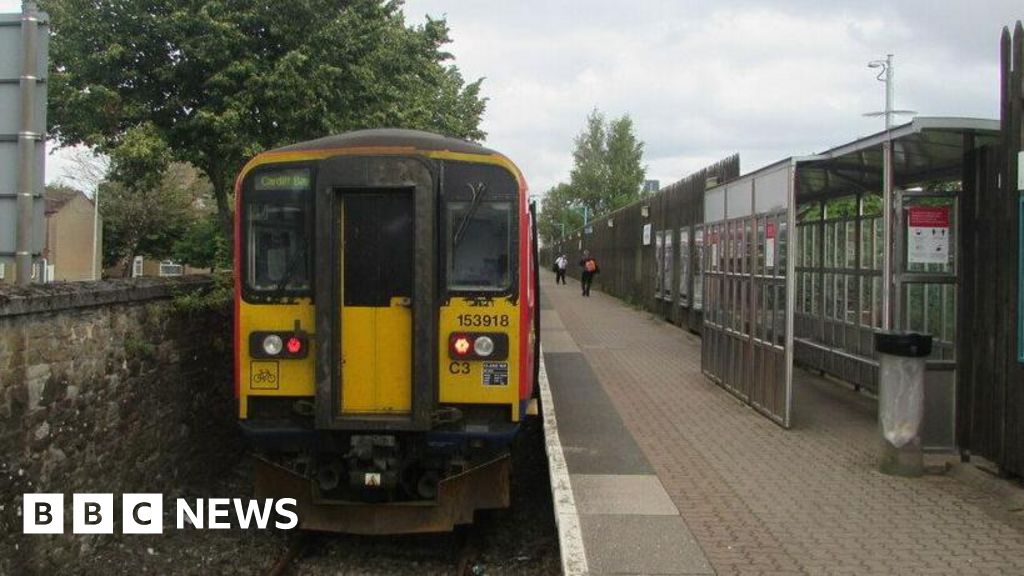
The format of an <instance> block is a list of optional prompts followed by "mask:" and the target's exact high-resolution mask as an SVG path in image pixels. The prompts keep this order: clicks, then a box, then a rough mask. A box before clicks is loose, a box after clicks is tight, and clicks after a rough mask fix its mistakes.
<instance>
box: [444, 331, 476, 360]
mask: <svg viewBox="0 0 1024 576" xmlns="http://www.w3.org/2000/svg"><path fill="white" fill-rule="evenodd" d="M449 343H450V345H451V349H452V353H453V354H455V355H456V356H468V355H469V353H470V352H471V351H472V350H473V343H472V342H470V340H469V336H467V335H465V334H452V337H451V340H449Z"/></svg>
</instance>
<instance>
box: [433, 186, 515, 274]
mask: <svg viewBox="0 0 1024 576" xmlns="http://www.w3.org/2000/svg"><path fill="white" fill-rule="evenodd" d="M512 214H513V212H512V203H511V202H487V201H477V202H472V201H470V202H449V203H448V246H449V250H448V288H449V289H450V290H455V291H482V292H501V291H506V290H508V289H509V286H510V284H511V267H510V262H511V257H510V254H511V244H512V233H511V232H512Z"/></svg>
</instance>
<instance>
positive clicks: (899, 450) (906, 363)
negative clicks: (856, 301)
mask: <svg viewBox="0 0 1024 576" xmlns="http://www.w3.org/2000/svg"><path fill="white" fill-rule="evenodd" d="M875 351H876V352H878V389H879V392H878V427H879V430H880V431H881V433H882V460H881V463H880V468H881V471H882V472H884V473H885V474H892V475H895V476H920V475H921V474H923V473H924V458H923V455H922V451H921V424H922V422H923V421H924V372H925V359H926V358H927V357H928V356H929V355H930V354H931V353H932V337H931V335H929V334H918V333H915V332H875Z"/></svg>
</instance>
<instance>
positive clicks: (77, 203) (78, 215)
mask: <svg viewBox="0 0 1024 576" xmlns="http://www.w3.org/2000/svg"><path fill="white" fill-rule="evenodd" d="M45 201H46V208H45V212H44V214H45V224H46V241H45V243H44V245H43V253H42V257H43V260H44V261H45V266H46V269H45V271H44V273H43V280H44V281H54V280H95V279H98V278H99V277H100V267H101V266H102V262H103V222H102V219H99V220H97V218H98V216H97V214H96V208H95V204H93V201H92V200H91V199H90V198H88V197H86V195H85V194H83V193H82V192H81V191H80V190H75V189H73V188H67V187H63V186H59V187H47V189H46V196H45ZM94 234H96V238H95V242H94V241H93V235H94Z"/></svg>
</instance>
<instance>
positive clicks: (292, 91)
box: [41, 0, 486, 238]
mask: <svg viewBox="0 0 1024 576" xmlns="http://www.w3.org/2000/svg"><path fill="white" fill-rule="evenodd" d="M41 4H42V5H43V8H44V9H45V10H46V11H48V12H49V13H50V16H51V33H52V42H51V48H50V57H51V61H52V67H53V69H52V73H51V76H50V114H49V118H50V130H51V134H52V135H53V136H55V137H56V138H57V139H58V140H59V141H60V142H61V143H62V144H63V145H74V144H79V143H83V144H86V145H89V146H93V147H96V148H97V149H98V151H99V152H102V153H105V154H113V152H114V151H115V150H116V149H117V148H118V147H120V146H121V145H123V144H124V142H125V139H126V136H127V135H128V134H129V133H130V132H131V131H132V130H135V129H137V128H138V127H140V126H145V127H146V131H147V132H148V134H149V135H150V136H152V137H153V138H154V139H156V140H160V141H162V142H163V145H164V146H165V147H166V149H167V151H168V152H169V154H170V160H173V161H176V162H187V163H189V164H192V165H193V166H195V167H197V168H198V169H199V170H201V171H202V172H203V174H204V175H205V176H206V177H207V178H208V179H209V181H210V183H211V184H212V186H213V195H214V198H215V201H216V208H217V213H218V217H219V220H220V224H221V227H222V229H223V231H224V233H225V237H226V238H227V237H230V230H231V203H230V197H231V193H232V180H233V178H234V176H235V175H236V174H237V173H238V171H239V170H240V169H241V167H242V165H243V163H244V162H245V161H246V159H248V158H249V157H251V156H253V155H255V154H256V153H258V152H260V151H262V150H266V149H269V148H273V147H277V146H280V145H283V144H286V143H291V142H295V141H299V140H305V139H310V138H315V137H320V136H324V135H327V134H330V133H337V132H343V131H346V130H352V129H357V128H372V127H383V126H399V127H405V128H419V129H428V130H434V131H438V132H442V133H444V134H447V135H451V136H458V137H463V138H469V139H480V138H482V137H483V136H484V133H483V132H482V131H481V130H480V129H479V124H480V119H481V115H482V114H483V111H484V107H485V104H486V99H483V98H481V97H480V83H481V81H482V79H481V80H477V81H475V82H471V83H469V84H466V83H465V82H464V80H463V78H462V76H461V74H460V73H459V72H458V70H457V69H456V68H455V66H454V65H451V64H449V61H450V60H451V59H452V56H451V55H450V54H449V53H447V52H444V51H443V50H442V47H443V46H444V45H445V44H447V43H448V42H449V41H450V39H449V36H448V27H447V24H446V23H445V21H444V20H432V19H429V18H428V19H427V21H426V23H425V24H423V25H418V26H407V25H406V24H405V20H404V17H403V15H402V12H401V7H402V3H401V2H400V1H397V0H392V1H383V0H349V1H346V2H338V1H337V0H294V1H292V2H289V3H288V5H287V7H286V8H285V7H282V6H281V5H278V4H275V3H273V2H265V1H262V0H231V1H228V0H121V1H118V2H94V1H93V0H48V1H43V2H41ZM150 191H153V190H150Z"/></svg>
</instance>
